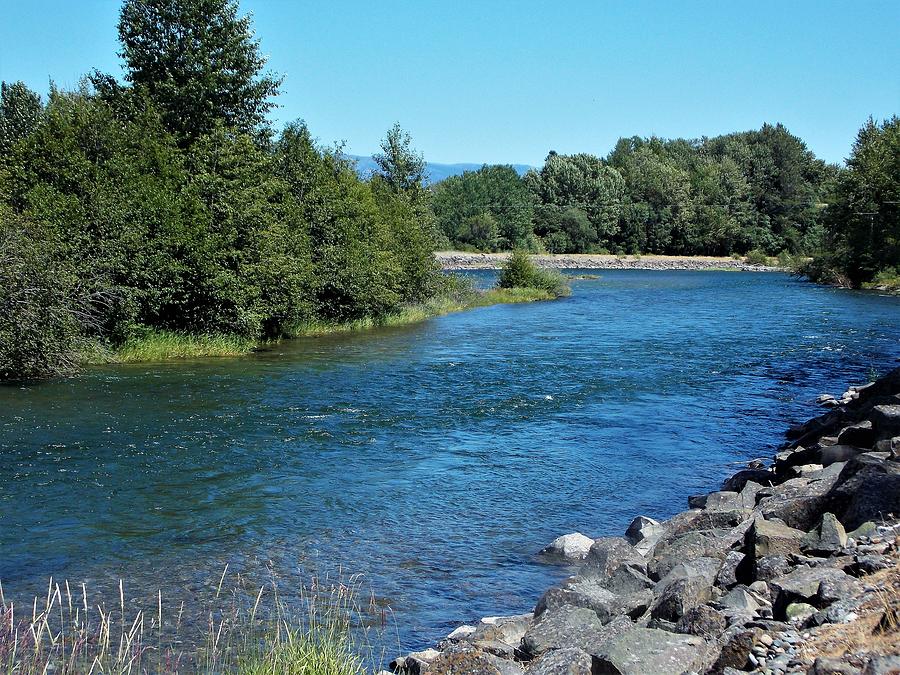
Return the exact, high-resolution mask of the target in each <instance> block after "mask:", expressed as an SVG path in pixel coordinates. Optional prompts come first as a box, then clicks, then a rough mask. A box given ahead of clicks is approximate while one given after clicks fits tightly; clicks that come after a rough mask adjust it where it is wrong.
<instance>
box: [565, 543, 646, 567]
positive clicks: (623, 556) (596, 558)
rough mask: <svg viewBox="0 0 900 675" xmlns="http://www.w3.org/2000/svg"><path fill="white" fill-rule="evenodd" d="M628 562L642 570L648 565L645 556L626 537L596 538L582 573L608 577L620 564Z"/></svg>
mask: <svg viewBox="0 0 900 675" xmlns="http://www.w3.org/2000/svg"><path fill="white" fill-rule="evenodd" d="M626 564H627V565H632V566H634V567H636V568H638V569H641V570H643V569H645V568H646V566H647V563H646V561H645V560H644V558H643V556H642V555H641V554H640V553H638V552H637V551H635V549H634V547H633V546H632V545H631V544H629V543H628V542H627V541H626V540H625V539H624V538H622V537H601V538H600V539H596V540H595V541H594V543H593V545H592V546H591V549H590V551H589V552H588V554H587V557H586V558H585V560H584V565H583V566H582V568H581V573H582V574H593V575H597V576H600V577H608V576H610V575H611V574H612V573H613V572H615V571H616V569H617V568H618V567H619V566H621V565H626Z"/></svg>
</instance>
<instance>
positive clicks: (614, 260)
mask: <svg viewBox="0 0 900 675" xmlns="http://www.w3.org/2000/svg"><path fill="white" fill-rule="evenodd" d="M434 256H435V259H436V260H437V261H438V264H440V266H441V268H442V269H443V270H444V271H447V272H456V271H465V270H497V269H500V267H501V266H502V265H503V263H504V261H505V260H506V259H507V258H508V257H509V256H510V253H509V252H504V253H470V252H466V251H437V252H435V254H434ZM531 260H532V262H534V264H535V265H537V266H538V267H545V268H551V269H558V270H578V269H584V270H626V269H633V270H671V271H675V270H683V271H699V270H702V271H736V272H785V271H786V270H785V269H784V268H783V267H775V266H766V265H752V264H750V263H748V262H746V260H745V259H744V258H740V259H735V258H731V257H725V256H674V255H624V256H617V255H612V254H598V253H536V254H532V255H531Z"/></svg>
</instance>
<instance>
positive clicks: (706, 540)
mask: <svg viewBox="0 0 900 675" xmlns="http://www.w3.org/2000/svg"><path fill="white" fill-rule="evenodd" d="M729 535H730V530H694V531H692V532H687V533H685V534H683V535H680V536H674V537H672V536H669V535H667V536H665V537H663V538H662V539H661V540H660V541H659V543H658V544H657V545H656V547H655V548H654V549H653V554H652V558H651V559H650V562H649V563H648V565H647V572H648V574H647V576H649V577H650V578H651V579H662V578H663V577H665V576H666V575H667V574H668V573H669V572H670V571H671V570H672V568H673V567H675V566H676V565H678V564H679V563H681V562H684V561H686V560H693V559H696V558H701V557H704V558H716V559H719V560H722V559H724V558H725V555H726V554H727V553H728V548H729V540H728V536H729Z"/></svg>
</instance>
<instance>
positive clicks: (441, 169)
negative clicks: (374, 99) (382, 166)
mask: <svg viewBox="0 0 900 675" xmlns="http://www.w3.org/2000/svg"><path fill="white" fill-rule="evenodd" d="M347 157H349V158H350V159H352V160H354V161H355V162H356V172H357V173H358V174H359V176H360V178H368V177H369V176H371V175H372V174H373V173H374V172H375V171H376V170H377V169H378V165H377V164H376V163H375V160H374V159H372V157H366V156H363V155H347ZM426 165H427V168H426V173H427V174H428V178H427V180H426V181H425V182H426V183H427V184H429V185H433V184H434V183H439V182H441V181H442V180H444V179H445V178H449V177H450V176H458V175H460V174H461V173H463V172H465V171H478V169H480V168H481V167H482V166H484V164H468V163H463V164H439V163H437V162H426ZM510 166H512V168H513V169H515V170H516V172H517V173H518V174H519V175H520V176H522V175H524V174H525V172H526V171H529V170H530V169H533V168H534V167H533V166H529V165H527V164H511V165H510Z"/></svg>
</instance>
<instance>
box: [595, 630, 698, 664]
mask: <svg viewBox="0 0 900 675" xmlns="http://www.w3.org/2000/svg"><path fill="white" fill-rule="evenodd" d="M706 648H707V645H706V641H705V640H703V638H700V637H697V636H695V635H682V634H678V633H669V632H668V631H663V630H658V629H654V628H632V629H631V630H629V631H627V632H625V633H623V634H622V635H620V636H619V637H617V638H616V639H614V640H611V641H610V642H609V643H607V645H606V647H605V648H604V649H602V650H600V651H598V652H597V653H595V654H594V673H596V674H597V675H651V674H652V675H681V674H682V673H684V672H685V671H691V670H695V669H696V668H697V664H699V663H700V662H701V661H702V659H703V657H704V655H705V651H706Z"/></svg>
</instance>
